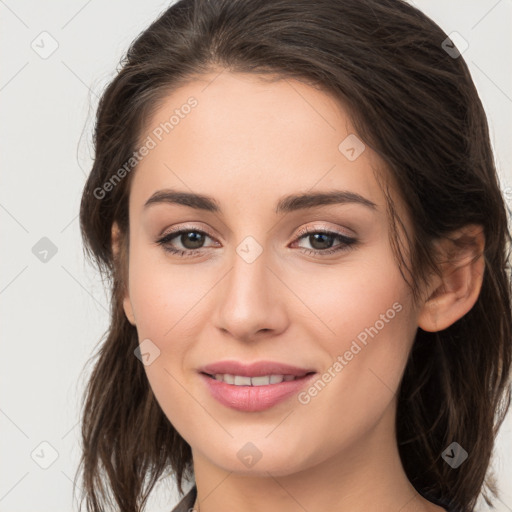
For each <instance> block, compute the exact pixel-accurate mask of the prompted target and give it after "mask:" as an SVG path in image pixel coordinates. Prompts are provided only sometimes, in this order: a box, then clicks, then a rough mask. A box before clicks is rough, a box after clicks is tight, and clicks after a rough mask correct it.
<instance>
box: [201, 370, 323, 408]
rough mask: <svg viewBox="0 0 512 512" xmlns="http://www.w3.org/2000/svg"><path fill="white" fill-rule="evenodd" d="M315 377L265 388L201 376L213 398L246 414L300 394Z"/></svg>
mask: <svg viewBox="0 0 512 512" xmlns="http://www.w3.org/2000/svg"><path fill="white" fill-rule="evenodd" d="M315 375H316V374H315V373H312V374H310V375H306V376H305V377H301V378H300V379H295V380H290V381H283V382H280V383H279V384H267V385H265V386H235V385H234V384H227V383H226V382H222V381H219V380H215V379H213V378H212V377H209V376H208V375H205V374H204V373H201V374H200V376H201V378H202V379H203V380H204V382H205V383H206V385H207V386H208V389H209V390H210V393H211V394H212V396H213V398H215V399H216V400H218V401H219V402H220V403H221V404H222V405H225V406H226V407H230V408H231V409H236V410H238V411H244V412H257V411H264V410H265V409H270V408H271V407H273V406H274V405H276V404H278V403H280V402H282V401H284V400H286V399H287V398H289V397H290V396H292V395H294V394H296V393H298V392H299V391H300V389H301V388H303V387H304V386H306V384H307V383H309V381H310V380H311V379H312V378H313V377H314V376H315Z"/></svg>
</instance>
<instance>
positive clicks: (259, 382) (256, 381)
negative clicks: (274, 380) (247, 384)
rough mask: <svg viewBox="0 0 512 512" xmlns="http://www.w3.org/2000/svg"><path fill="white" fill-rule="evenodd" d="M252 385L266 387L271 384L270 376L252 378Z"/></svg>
mask: <svg viewBox="0 0 512 512" xmlns="http://www.w3.org/2000/svg"><path fill="white" fill-rule="evenodd" d="M251 383H252V385H253V386H266V385H267V384H270V377H269V376H268V375H263V376H261V377H251Z"/></svg>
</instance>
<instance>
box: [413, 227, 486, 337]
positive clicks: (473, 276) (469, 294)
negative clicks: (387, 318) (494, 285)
mask: <svg viewBox="0 0 512 512" xmlns="http://www.w3.org/2000/svg"><path fill="white" fill-rule="evenodd" d="M452 235H453V236H450V239H448V238H443V239H442V240H440V241H439V242H438V244H437V245H438V247H439V250H440V258H441V261H442V263H441V274H442V275H441V276H438V275H435V278H434V279H433V281H432V282H431V283H430V287H429V289H428V291H427V297H428V298H427V300H426V301H425V302H424V304H423V306H422V307H421V310H420V313H419V317H418V326H419V327H421V329H423V330H424V331H430V332H436V331H441V330H443V329H446V328H447V327H449V326H450V325H452V324H453V323H455V322H456V321H457V320H459V318H462V317H463V316H464V315H465V314H466V313H467V312H468V311H469V310H470V309H471V308H472V307H473V306H474V305H475V302H476V301H477V299H478V295H479V294H480V290H481V288H482V282H483V276H484V270H485V261H484V257H483V251H484V248H485V235H484V230H483V227H482V226H480V225H473V224H471V225H467V226H464V228H462V229H460V230H458V231H456V232H455V233H452ZM452 240H455V241H456V242H459V243H458V244H457V243H454V242H453V241H452Z"/></svg>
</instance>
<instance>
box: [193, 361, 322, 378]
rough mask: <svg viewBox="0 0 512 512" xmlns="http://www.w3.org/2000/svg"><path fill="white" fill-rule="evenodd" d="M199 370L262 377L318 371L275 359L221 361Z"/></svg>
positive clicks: (300, 375)
mask: <svg viewBox="0 0 512 512" xmlns="http://www.w3.org/2000/svg"><path fill="white" fill-rule="evenodd" d="M199 372H201V373H207V374H209V375H215V374H216V373H229V374H230V375H240V376H242V377H261V376H262V375H293V376H294V377H303V376H304V375H306V374H307V373H310V372H316V370H315V369H314V368H299V367H298V366H291V365H289V364H284V363H278V362H274V361H256V362H255V363H250V364H244V363H240V362H239V361H219V362H217V363H212V364H207V365H206V366H203V367H202V368H199Z"/></svg>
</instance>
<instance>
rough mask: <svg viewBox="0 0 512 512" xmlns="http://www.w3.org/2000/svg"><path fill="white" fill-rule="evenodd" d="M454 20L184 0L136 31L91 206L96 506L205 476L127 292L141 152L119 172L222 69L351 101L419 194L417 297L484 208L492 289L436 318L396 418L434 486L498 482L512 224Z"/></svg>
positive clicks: (466, 494)
mask: <svg viewBox="0 0 512 512" xmlns="http://www.w3.org/2000/svg"><path fill="white" fill-rule="evenodd" d="M446 38H447V35H446V34H445V33H444V32H443V30H442V29H441V28H440V27H439V26H438V25H437V24H435V23H434V22H433V21H432V20H431V19H429V18H428V17H427V16H425V15H424V14H423V13H422V12H421V11H419V10H418V9H416V8H414V7H412V6H410V5H409V4H407V3H406V2H404V1H402V0H343V1H341V0H317V1H315V2H311V1H310V0H180V1H178V2H177V3H175V4H173V5H172V6H171V7H170V8H168V9H167V10H166V11H165V12H164V13H163V14H161V16H160V17H159V18H158V19H157V20H156V21H154V23H152V24H151V26H149V28H147V29H146V30H145V31H144V32H143V33H142V34H140V36H139V37H138V38H137V39H136V40H135V41H134V42H133V43H132V45H131V46H130V48H129V50H128V52H127V55H126V58H125V59H124V60H123V62H122V63H121V64H122V66H121V69H120V71H119V73H118V74H117V76H116V77H115V78H114V79H113V80H112V82H111V83H110V84H109V85H108V87H107V88H106V90H105V91H104V93H103V95H102V97H101V100H100V104H99V108H98V111H97V119H96V126H95V136H94V142H95V159H94V165H93V168H92V171H91V173H90V175H89V177H88V180H87V183H86V185H85V188H84V191H83V197H82V203H81V209H80V223H81V224H80V225H81V230H82V235H83V238H84V243H85V250H86V254H87V255H88V256H89V257H91V259H92V260H93V261H94V262H95V263H96V264H97V265H98V268H99V270H100V273H101V274H102V276H104V277H106V278H107V279H108V282H109V285H110V287H111V291H112V300H111V321H110V326H109V328H108V330H107V332H106V336H105V339H104V341H103V343H102V344H101V347H100V349H99V351H98V352H97V354H96V361H95V362H94V367H93V370H92V373H91V376H90V380H89V383H88V387H87V389H86V394H85V396H84V409H83V419H82V442H83V454H82V458H81V461H80V467H81V468H82V469H83V492H84V495H83V496H82V498H85V499H86V503H87V510H88V511H94V512H99V511H100V510H103V506H104V505H105V504H106V503H108V502H110V503H112V504H115V506H117V507H118V509H119V510H122V511H123V512H135V511H139V510H141V509H143V508H144V505H145V503H146V500H147V498H148V497H149V494H150V492H151V490H152V489H153V487H154V485H155V483H156V482H157V481H158V479H159V478H160V477H161V476H162V475H163V474H164V472H166V471H168V470H171V472H172V473H173V474H174V475H175V478H176V481H177V484H178V489H179V490H180V492H183V490H182V480H183V478H187V479H188V478H191V477H192V476H193V468H192V466H191V450H190V446H189V445H188V444H187V443H186V442H185V440H184V439H183V438H182V437H181V436H180V435H179V434H178V433H177V431H176V430H175V429H174V428H173V426H172V425H171V424H170V422H169V421H168V419H167V418H166V416H165V414H164V413H163V412H162V410H161V409H160V407H159V405H158V404H157V402H156V399H155V397H154V395H153V393H152V390H151V387H150V385H149V383H148V380H147V378H146V374H145V371H144V367H143V365H142V364H141V363H140V361H139V360H138V359H137V358H136V357H135V356H134V349H135V348H136V347H137V346H138V338H137V331H136V328H135V327H134V326H132V325H131V324H130V323H129V322H128V320H127V318H126V316H125V314H124V311H123V307H122V297H123V295H124V291H125V289H126V288H125V287H126V284H127V266H128V261H127V250H128V243H129V239H128V225H129V218H128V198H129V193H130V183H131V179H132V176H133V173H134V172H136V167H135V168H134V170H133V171H132V172H129V173H127V175H126V176H125V177H124V178H123V179H121V180H119V183H117V184H116V186H114V187H111V190H109V191H108V193H105V192H104V191H105V188H103V189H102V187H103V185H104V184H105V183H106V182H107V181H108V180H109V179H111V177H112V176H113V175H114V174H115V173H116V171H117V170H119V169H120V168H122V167H123V165H124V164H125V163H126V162H127V161H128V160H129V158H130V157H131V156H132V154H133V152H134V151H135V150H136V149H137V144H138V142H139V141H140V139H141V137H143V128H144V126H145V124H144V123H145V122H147V119H148V117H149V115H150V114H151V113H152V112H154V111H155V109H156V108H157V107H158V105H159V103H160V102H161V100H162V99H163V98H165V96H166V95H168V94H169V92H170V91H172V90H174V89H176V88H177V87H180V86H181V85H183V84H184V83H186V82H187V81H190V80H193V79H194V78H195V77H198V76H200V75H201V74H203V73H206V72H211V71H212V70H219V69H226V70H229V71H240V72H250V73H255V74H258V75H260V76H263V75H269V76H270V75H273V76H277V77H278V78H279V77H280V78H295V79H298V80H302V81H306V82H307V83H309V84H312V85H313V84H316V85H317V86H319V87H322V88H323V89H324V90H326V91H329V92H330V93H331V94H332V95H334V96H335V97H336V98H337V99H339V101H340V102H343V105H344V106H345V107H346V108H347V109H348V112H349V114H350V117H351V119H352V121H353V124H354V126H355V127H356V129H357V133H358V136H359V137H360V138H361V139H362V140H363V141H364V142H365V144H368V145H369V146H370V147H371V148H372V149H373V150H375V151H376V152H377V153H378V154H379V156H380V157H381V158H382V159H383V161H384V162H385V163H386V165H387V166H388V168H389V169H390V171H391V174H392V177H393V181H394V186H396V187H397V189H398V192H399V193H400V196H401V197H402V198H403V200H404V202H405V204H406V206H407V211H408V214H409V216H410V219H411V222H412V225H413V226H414V232H413V233H412V234H411V237H410V238H408V239H407V247H406V248H407V251H408V256H409V257H408V258H404V256H403V254H402V251H401V244H400V243H399V239H398V228H397V223H399V224H400V225H401V226H402V227H403V224H402V223H401V221H400V218H399V217H398V216H397V215H396V213H395V210H394V207H393V202H392V201H391V199H390V197H389V194H388V195H387V202H388V212H389V214H390V226H391V235H392V236H391V242H392V244H393V248H394V251H395V253H396V257H397V262H398V265H399V266H400V269H404V270H405V271H407V273H408V275H409V276H412V279H410V282H409V281H408V282H409V285H410V287H411V290H412V291H413V292H414V297H415V298H418V297H419V290H420V285H421V284H422V283H424V282H427V276H428V275H430V272H431V271H434V272H435V271H436V269H437V265H438V263H439V262H438V261H436V258H435V253H434V241H435V240H436V239H441V238H446V237H449V236H450V234H451V233H452V232H453V231H455V230H457V229H459V228H461V227H463V226H465V225H467V224H477V225H480V226H483V228H484V233H485V249H484V260H485V273H484V279H483V283H482V288H481V292H480V295H479V298H478V300H477V302H476V304H475V305H474V307H473V308H472V309H471V310H470V311H469V312H468V313H467V314H466V315H464V316H463V317H462V318H461V319H459V320H458V321H457V322H455V323H454V324H453V325H451V326H450V327H449V328H447V329H444V330H442V331H440V332H435V333H432V332H426V331H423V330H421V329H418V332H417V336H416V339H415V341H414V345H413V348H412V350H411V353H410V356H409V360H408V363H407V366H406V369H405V372H404V375H403V378H402V382H401V385H400V389H399V396H398V409H397V418H396V427H397V440H398V446H399V451H400V456H401V459H402V462H403V465H404V468H405V471H406V474H407V476H408V478H409V480H410V481H411V483H412V484H413V485H414V486H415V488H416V489H417V491H418V492H420V493H421V494H422V495H423V496H425V497H427V498H430V499H432V500H444V502H445V503H446V505H447V506H450V507H451V506H454V507H457V508H458V510H461V511H464V512H466V511H470V510H472V509H473V507H474V505H475V502H476V499H477V497H478V495H479V493H480V492H481V491H482V490H484V491H485V490H487V491H491V492H492V493H493V494H494V495H497V494H496V490H495V488H494V487H495V485H494V484H493V479H492V478H491V475H487V478H486V474H487V471H488V467H489V464H490V460H491V455H492V450H493V445H494V439H495V436H496V434H497V430H498V428H499V426H500V425H501V423H502V421H503V419H504V416H505V413H506V411H507V409H508V407H509V404H510V386H509V383H510V381H509V379H510V365H511V347H512V345H511V319H512V314H511V303H510V293H511V289H510V275H509V270H510V269H509V253H508V251H509V245H508V243H509V241H510V233H509V230H508V226H507V210H506V206H505V203H504V200H503V198H502V195H501V193H500V189H499V185H498V177H497V174H496V169H495V164H494V160H493V154H492V150H491V145H490V141H489V133H488V124H487V120H486V116H485V113H484V110H483V107H482V104H481V101H480V99H479V97H478V93H477V91H476V88H475V86H474V84H473V81H472V79H471V76H470V73H469V70H468V68H467V65H466V63H465V62H464V60H463V58H462V57H461V56H460V55H459V56H458V57H457V56H454V55H453V54H452V55H450V54H449V53H447V52H446V51H445V49H444V48H443V41H445V40H446ZM100 189H102V190H103V192H102V193H101V194H99V193H98V190H100ZM114 222H117V223H118V225H119V227H120V233H121V241H122V246H121V250H120V252H119V257H118V258H117V257H114V255H113V252H112V238H111V228H112V225H113V223H114ZM406 259H408V260H409V261H405V260H406ZM403 275H404V279H407V277H406V275H405V274H404V273H403ZM452 441H456V442H458V443H459V444H460V445H461V446H462V447H463V448H464V449H465V450H466V451H468V452H469V453H470V456H469V458H468V459H467V460H466V461H465V462H464V465H463V466H462V469H458V470H455V469H452V468H451V467H450V466H449V465H448V464H446V462H445V461H444V460H443V459H442V458H441V454H442V452H443V450H444V449H445V448H446V447H447V446H448V445H449V444H450V443H451V442H452ZM80 467H79V469H80ZM484 497H485V499H486V500H487V503H489V504H490V503H491V497H490V495H488V494H487V492H486V493H485V494H484Z"/></svg>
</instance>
